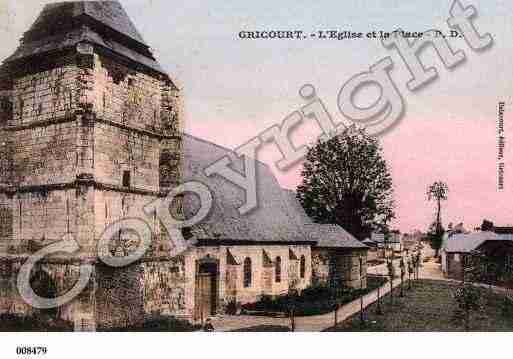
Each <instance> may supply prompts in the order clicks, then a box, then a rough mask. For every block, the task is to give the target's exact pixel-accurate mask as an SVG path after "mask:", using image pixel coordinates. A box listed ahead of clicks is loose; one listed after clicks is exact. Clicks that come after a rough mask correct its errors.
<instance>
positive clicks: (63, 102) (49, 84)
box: [8, 58, 82, 126]
mask: <svg viewBox="0 0 513 359" xmlns="http://www.w3.org/2000/svg"><path fill="white" fill-rule="evenodd" d="M68 62H69V63H68V64H66V65H64V66H58V67H55V68H53V69H48V70H46V71H41V72H38V73H34V74H28V75H25V76H22V77H18V78H16V79H14V81H13V92H12V118H11V119H10V120H9V121H8V123H9V125H10V126H18V125H26V124H31V123H35V122H41V121H45V120H50V119H55V118H61V117H66V116H70V115H72V114H73V112H74V111H75V110H76V109H77V108H78V103H79V101H78V100H79V96H80V94H81V93H82V92H81V86H80V83H79V81H78V80H79V76H80V75H81V71H82V70H81V69H80V68H79V67H78V66H77V65H76V64H75V63H74V59H73V58H70V59H69V61H68Z"/></svg>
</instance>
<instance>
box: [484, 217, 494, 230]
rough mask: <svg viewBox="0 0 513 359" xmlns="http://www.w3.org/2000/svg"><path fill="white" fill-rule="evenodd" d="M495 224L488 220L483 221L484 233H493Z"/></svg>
mask: <svg viewBox="0 0 513 359" xmlns="http://www.w3.org/2000/svg"><path fill="white" fill-rule="evenodd" d="M493 227H494V226H493V222H492V221H489V220H487V219H483V223H482V224H481V230H482V231H493Z"/></svg>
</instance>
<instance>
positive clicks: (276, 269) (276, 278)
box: [274, 257, 281, 283]
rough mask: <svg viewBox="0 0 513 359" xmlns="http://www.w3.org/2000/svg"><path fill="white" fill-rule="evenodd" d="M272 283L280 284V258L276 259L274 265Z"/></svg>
mask: <svg viewBox="0 0 513 359" xmlns="http://www.w3.org/2000/svg"><path fill="white" fill-rule="evenodd" d="M274 281H275V282H276V283H280V282H281V257H276V262H275V263H274Z"/></svg>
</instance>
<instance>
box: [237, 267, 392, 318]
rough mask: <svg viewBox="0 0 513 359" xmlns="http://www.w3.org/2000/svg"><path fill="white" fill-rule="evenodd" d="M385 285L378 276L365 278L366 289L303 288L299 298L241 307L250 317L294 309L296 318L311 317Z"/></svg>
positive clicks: (384, 280) (270, 299) (261, 301)
mask: <svg viewBox="0 0 513 359" xmlns="http://www.w3.org/2000/svg"><path fill="white" fill-rule="evenodd" d="M385 283H386V279H385V278H383V277H378V276H368V277H367V288H365V289H352V290H350V289H348V288H332V287H329V286H326V285H322V286H311V287H308V288H305V289H304V290H303V291H302V292H301V295H300V296H296V297H293V296H290V295H288V294H287V295H283V296H279V297H276V298H271V297H269V296H265V297H263V298H262V299H261V300H260V301H258V302H256V303H249V304H245V305H243V306H242V309H243V312H245V313H250V314H252V315H264V316H286V315H288V313H289V311H290V309H291V308H292V307H294V313H295V315H296V316H312V315H320V314H325V313H329V312H332V311H333V310H334V309H335V305H336V304H337V303H338V304H339V305H343V304H346V303H349V302H351V301H353V300H355V299H357V298H359V297H360V296H362V295H365V294H367V293H369V292H371V291H373V290H374V289H376V288H377V287H378V286H382V285H383V284H385Z"/></svg>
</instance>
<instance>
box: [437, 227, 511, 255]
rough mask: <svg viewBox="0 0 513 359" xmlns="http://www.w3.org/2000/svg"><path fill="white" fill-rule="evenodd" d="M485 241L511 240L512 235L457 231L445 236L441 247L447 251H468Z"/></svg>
mask: <svg viewBox="0 0 513 359" xmlns="http://www.w3.org/2000/svg"><path fill="white" fill-rule="evenodd" d="M487 241H513V235H511V234H496V233H493V232H473V233H468V234H466V233H458V234H455V235H453V236H451V237H447V236H446V237H445V238H444V241H443V243H442V249H443V250H444V251H446V252H448V253H469V252H471V251H474V250H476V249H478V248H479V247H480V246H481V245H482V244H483V243H485V242H487Z"/></svg>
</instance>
